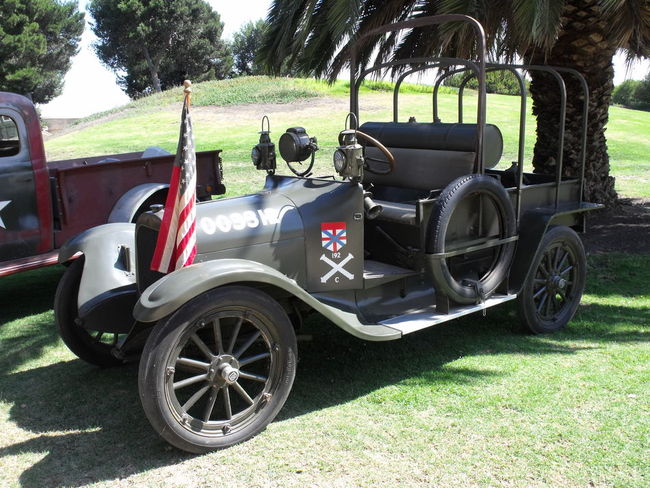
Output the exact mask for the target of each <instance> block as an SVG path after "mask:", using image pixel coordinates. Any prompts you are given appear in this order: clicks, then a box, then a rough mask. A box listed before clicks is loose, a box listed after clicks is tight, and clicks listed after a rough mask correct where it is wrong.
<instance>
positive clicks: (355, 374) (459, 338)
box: [0, 258, 650, 488]
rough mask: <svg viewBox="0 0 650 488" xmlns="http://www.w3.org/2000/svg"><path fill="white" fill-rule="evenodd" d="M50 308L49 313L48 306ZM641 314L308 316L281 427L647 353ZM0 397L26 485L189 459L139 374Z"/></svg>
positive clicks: (88, 479)
mask: <svg viewBox="0 0 650 488" xmlns="http://www.w3.org/2000/svg"><path fill="white" fill-rule="evenodd" d="M599 263H600V264H601V267H600V273H602V274H604V275H609V274H610V272H611V274H612V275H613V276H616V277H617V278H618V279H617V280H616V281H615V283H614V284H613V285H612V286H611V287H610V286H608V285H607V284H606V283H605V285H603V284H602V280H601V279H599V281H598V282H597V283H596V284H594V285H593V286H591V289H589V290H588V292H589V293H590V294H592V295H596V296H600V295H601V294H602V295H603V296H608V295H610V294H612V293H619V294H625V293H626V292H627V291H630V292H632V291H633V290H634V289H635V287H636V286H638V283H639V281H638V274H635V273H637V272H638V270H639V269H640V268H639V266H638V263H636V262H635V260H631V261H630V262H629V263H628V262H627V261H625V263H624V265H623V266H620V265H617V262H612V263H611V266H613V268H612V269H609V266H610V262H609V261H607V260H605V258H602V260H601V261H599ZM618 264H620V263H618ZM615 265H617V266H615ZM43 281H44V283H43V286H45V289H47V286H46V285H45V281H46V280H43ZM53 281H54V285H55V281H56V280H53ZM592 283H593V281H592ZM635 283H636V284H635ZM24 286H25V288H24V290H23V291H25V290H28V289H29V287H30V285H29V284H26V285H24ZM48 286H52V285H51V284H50V285H48ZM16 293H20V292H18V291H17V292H16ZM14 296H15V297H17V296H18V295H14ZM41 301H44V300H41ZM45 303H46V304H48V305H46V306H49V303H51V300H50V301H45ZM46 306H41V308H43V309H44V310H45V309H46ZM36 309H37V310H38V309H39V307H36ZM18 313H19V312H16V314H18ZM22 313H27V312H25V311H24V310H23V312H22ZM648 315H649V310H648V308H647V307H635V306H630V305H622V306H609V305H606V304H598V303H596V304H589V305H585V306H582V307H581V309H580V312H579V314H578V316H577V317H576V319H575V320H574V324H573V326H572V327H569V328H568V329H567V330H565V331H562V332H560V333H558V334H555V335H552V336H530V335H526V334H523V333H518V332H513V328H515V327H516V326H517V324H518V319H517V317H516V315H515V314H514V307H513V306H512V305H507V306H504V307H501V308H499V309H496V310H491V311H490V312H489V313H488V317H487V318H485V319H482V318H481V317H480V316H479V315H474V316H470V317H467V318H464V319H462V320H456V321H453V322H449V323H447V324H444V325H442V326H439V327H436V328H432V329H428V330H425V331H421V332H419V333H416V334H413V335H409V336H406V337H405V338H404V339H402V340H400V341H393V342H387V343H381V342H380V343H373V342H364V341H361V340H358V339H355V338H354V337H352V336H350V335H348V334H346V333H345V332H343V331H341V330H339V329H338V328H337V327H335V326H333V325H332V324H329V323H328V322H327V321H325V320H324V319H322V318H319V317H317V316H314V317H312V318H310V319H309V320H308V321H307V324H306V326H305V329H304V330H303V331H301V333H302V334H308V335H311V336H313V340H311V341H307V342H301V343H300V358H301V359H300V363H299V366H298V374H297V377H296V381H295V383H294V387H293V390H292V393H291V395H290V397H289V400H288V402H287V404H286V406H285V407H284V409H283V410H282V412H281V413H280V415H279V417H278V420H283V419H289V418H292V417H296V416H300V415H304V414H306V413H309V412H312V411H316V410H320V409H324V408H327V407H330V406H333V405H338V404H344V403H346V402H350V401H353V400H355V399H357V398H359V397H362V396H364V395H367V394H369V393H372V392H373V391H376V390H378V389H380V388H382V387H385V386H387V385H395V384H397V385H399V384H406V383H408V384H409V385H413V384H416V385H422V384H425V385H427V386H430V388H431V391H432V392H434V393H433V394H434V395H435V390H436V388H437V387H439V386H442V387H444V386H445V385H454V384H461V385H472V384H481V383H484V382H491V381H494V380H495V377H497V376H499V375H500V374H506V373H499V372H489V371H485V370H478V369H471V368H458V367H448V365H449V363H451V362H453V361H455V360H456V359H458V358H460V357H463V356H479V355H483V354H489V355H497V354H520V355H521V354H523V355H530V356H534V355H571V354H576V353H579V352H580V351H582V350H586V349H592V348H597V347H599V344H602V343H604V342H612V343H623V344H625V343H639V342H647V341H648V340H649V339H650V330H649V329H648V323H650V318H649V316H648ZM45 320H46V321H47V319H45ZM50 320H51V318H50ZM42 325H43V327H41V328H40V329H38V330H35V331H31V332H30V331H26V332H24V333H23V331H22V330H21V331H19V333H16V332H12V334H11V335H10V336H8V337H7V338H6V339H3V342H2V344H3V350H4V351H8V353H5V352H3V355H2V357H0V368H3V369H0V371H7V370H10V369H12V368H15V367H16V365H17V364H22V363H23V362H25V361H27V360H29V359H31V358H35V357H37V355H38V354H39V351H40V349H42V348H43V347H44V346H45V345H47V344H50V343H52V342H53V341H56V340H57V337H56V334H55V331H54V327H53V324H52V323H49V324H42ZM10 329H11V330H12V331H14V330H15V329H16V327H15V326H14V325H12V327H10ZM41 329H42V330H41ZM0 333H2V329H0ZM30 334H31V335H30ZM14 349H15V350H14ZM21 351H22V352H21ZM442 389H444V388H442ZM0 392H1V396H2V400H3V401H5V402H7V403H10V404H12V407H11V409H10V412H9V417H10V420H11V421H12V422H14V423H15V424H16V425H17V426H18V427H19V428H21V429H24V430H25V431H28V432H30V433H32V434H33V437H32V438H31V439H28V440H26V441H22V442H18V443H16V444H13V445H11V446H8V447H6V448H3V449H0V459H1V458H4V457H7V456H12V455H19V454H22V453H46V454H45V456H44V457H43V458H42V459H40V460H39V461H37V462H36V463H35V464H33V465H32V466H30V467H29V468H28V469H27V470H26V471H24V472H23V473H22V474H21V476H20V483H21V485H22V486H25V487H28V488H29V487H41V486H82V485H86V484H89V483H93V482H98V481H105V480H112V479H119V478H124V477H127V476H130V475H133V474H137V473H141V472H144V471H147V470H150V469H153V468H157V467H161V466H168V465H174V464H177V463H180V462H182V461H184V460H187V459H188V458H189V457H190V456H188V455H185V454H183V453H181V452H179V451H176V450H175V449H173V448H171V447H169V446H167V445H166V444H165V443H164V441H162V440H161V439H160V438H159V437H158V436H157V435H156V434H155V432H154V431H153V430H152V429H151V427H150V426H149V423H148V422H147V420H146V418H145V416H144V413H143V412H142V409H141V406H140V401H139V398H138V391H137V366H136V365H133V364H132V365H128V366H126V367H122V368H116V369H111V370H98V369H96V368H93V367H91V366H89V365H86V364H85V363H83V362H81V361H78V360H77V361H69V362H60V363H55V364H52V365H49V366H44V367H37V368H33V369H29V370H27V371H22V372H17V373H13V374H5V375H4V376H0ZM378 408H380V407H379V406H378ZM23 437H27V436H26V435H23ZM251 442H255V441H254V440H253V441H251Z"/></svg>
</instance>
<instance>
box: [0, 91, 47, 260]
mask: <svg viewBox="0 0 650 488" xmlns="http://www.w3.org/2000/svg"><path fill="white" fill-rule="evenodd" d="M48 180H49V179H48V170H47V166H46V163H45V151H44V148H43V139H42V137H41V129H40V125H39V122H38V115H37V113H36V110H35V109H34V106H33V104H32V103H31V102H30V101H29V100H28V99H27V98H25V97H22V96H20V95H15V94H10V93H2V94H0V262H5V261H13V260H17V259H21V258H26V257H29V256H36V255H42V254H44V253H47V252H48V251H51V250H52V248H53V246H52V237H53V236H52V199H51V195H50V187H49V182H48ZM43 259H47V257H45V256H43ZM50 259H52V257H50ZM53 259H54V261H53V262H55V257H54V258H53Z"/></svg>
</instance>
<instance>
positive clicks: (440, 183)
mask: <svg viewBox="0 0 650 488" xmlns="http://www.w3.org/2000/svg"><path fill="white" fill-rule="evenodd" d="M388 150H389V151H390V152H391V153H392V154H393V156H395V169H394V170H393V172H392V173H390V174H388V175H377V174H374V173H370V172H369V171H365V172H364V174H363V181H364V183H373V184H375V185H382V186H396V187H399V188H414V189H417V190H434V189H437V188H443V187H445V186H447V184H448V183H449V182H451V181H453V180H455V179H456V178H458V177H460V176H463V175H467V174H470V173H471V172H472V169H473V168H474V153H473V152H465V151H436V150H433V149H403V148H399V147H389V148H388ZM365 154H366V158H367V159H371V158H372V159H380V160H385V159H386V157H385V156H384V155H383V154H382V153H381V151H380V150H379V149H377V148H375V147H372V146H369V147H367V148H366V151H365ZM368 164H369V165H370V166H371V167H376V168H377V169H379V170H384V169H386V165H385V164H381V163H374V162H373V161H368Z"/></svg>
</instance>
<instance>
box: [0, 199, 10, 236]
mask: <svg viewBox="0 0 650 488" xmlns="http://www.w3.org/2000/svg"><path fill="white" fill-rule="evenodd" d="M10 203H11V200H8V201H4V202H0V212H2V209H3V208H5V207H6V206H7V205H9V204H10ZM0 227H2V228H3V229H6V227H5V223H4V221H3V220H2V215H0Z"/></svg>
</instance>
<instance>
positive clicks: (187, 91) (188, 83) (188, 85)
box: [183, 80, 192, 107]
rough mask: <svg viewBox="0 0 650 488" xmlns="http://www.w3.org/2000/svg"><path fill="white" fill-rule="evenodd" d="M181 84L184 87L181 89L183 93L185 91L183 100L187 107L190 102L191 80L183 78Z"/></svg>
mask: <svg viewBox="0 0 650 488" xmlns="http://www.w3.org/2000/svg"><path fill="white" fill-rule="evenodd" d="M183 86H184V87H185V88H184V89H183V93H185V101H186V102H187V106H188V107H189V106H190V105H191V103H192V82H191V81H190V80H185V81H184V82H183Z"/></svg>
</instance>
